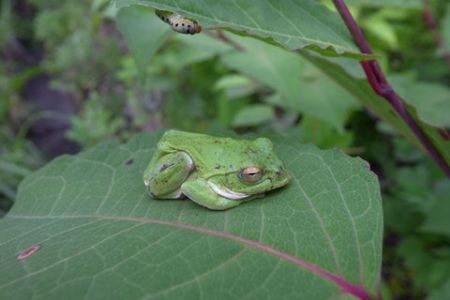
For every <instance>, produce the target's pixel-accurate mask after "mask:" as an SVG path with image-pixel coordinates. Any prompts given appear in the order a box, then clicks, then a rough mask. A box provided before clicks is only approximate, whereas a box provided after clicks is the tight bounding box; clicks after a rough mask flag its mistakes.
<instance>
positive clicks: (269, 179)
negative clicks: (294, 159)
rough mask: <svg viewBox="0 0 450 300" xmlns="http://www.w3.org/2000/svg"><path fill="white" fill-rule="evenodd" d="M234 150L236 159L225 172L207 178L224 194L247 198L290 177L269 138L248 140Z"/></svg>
mask: <svg viewBox="0 0 450 300" xmlns="http://www.w3.org/2000/svg"><path fill="white" fill-rule="evenodd" d="M235 154H236V155H235V156H234V160H235V163H234V164H233V166H230V168H229V169H228V171H227V172H226V173H222V174H220V175H217V176H212V177H210V178H209V179H208V185H209V186H210V187H211V189H212V190H213V191H214V192H216V193H217V194H219V195H221V196H222V197H225V198H228V199H244V198H247V197H249V196H252V195H258V194H263V193H265V192H268V191H271V190H274V189H277V188H279V187H282V186H285V185H286V184H288V182H289V180H290V179H291V175H290V173H289V171H288V170H287V169H286V168H285V166H284V164H283V162H282V161H281V160H280V159H279V158H278V157H277V156H276V154H275V152H274V150H273V144H272V142H271V141H270V140H269V139H267V138H258V139H256V140H254V141H248V143H247V144H246V145H245V146H244V147H241V149H240V150H239V151H237V152H236V151H235Z"/></svg>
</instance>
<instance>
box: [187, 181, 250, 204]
mask: <svg viewBox="0 0 450 300" xmlns="http://www.w3.org/2000/svg"><path fill="white" fill-rule="evenodd" d="M181 192H182V193H183V194H184V195H186V196H187V197H188V198H189V199H191V200H192V201H194V202H195V203H197V204H199V205H201V206H205V207H207V208H209V209H212V210H225V209H228V208H232V207H235V206H238V205H239V204H241V203H242V202H245V200H243V199H241V200H231V199H227V198H224V197H222V196H219V195H218V194H216V193H215V192H214V191H213V190H212V189H211V188H210V187H209V185H208V183H207V182H206V181H205V180H203V179H195V180H191V179H189V180H188V181H186V182H185V183H183V185H182V186H181Z"/></svg>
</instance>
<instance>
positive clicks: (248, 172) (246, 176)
mask: <svg viewBox="0 0 450 300" xmlns="http://www.w3.org/2000/svg"><path fill="white" fill-rule="evenodd" d="M263 174H264V172H263V170H262V169H260V168H258V167H247V168H245V169H242V170H241V173H240V174H239V175H240V177H241V179H242V181H244V182H247V183H255V182H258V181H259V180H261V178H262V176H263Z"/></svg>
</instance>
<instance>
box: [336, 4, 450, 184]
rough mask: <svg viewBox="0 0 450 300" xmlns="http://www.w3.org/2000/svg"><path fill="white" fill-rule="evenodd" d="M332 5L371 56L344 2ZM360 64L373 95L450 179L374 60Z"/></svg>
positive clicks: (449, 168)
mask: <svg viewBox="0 0 450 300" xmlns="http://www.w3.org/2000/svg"><path fill="white" fill-rule="evenodd" d="M333 3H334V6H335V7H336V9H337V10H338V12H339V14H340V15H341V17H342V19H343V20H344V22H345V24H346V25H347V28H348V29H349V31H350V32H351V34H352V35H353V38H354V39H355V41H356V44H357V45H358V47H359V49H360V50H361V52H362V53H365V54H373V52H372V50H371V49H370V46H369V44H368V42H367V40H366V38H365V37H364V34H363V33H362V31H361V29H360V28H359V26H358V24H356V21H355V19H354V18H353V16H352V14H351V13H350V11H349V9H348V7H347V5H346V4H345V1H344V0H333ZM360 64H361V66H362V68H363V69H364V73H365V74H366V77H367V80H368V81H369V83H370V85H371V86H372V89H373V90H374V91H375V93H377V94H378V95H379V96H381V97H383V98H385V99H386V100H387V101H388V102H389V103H390V105H391V106H392V107H393V108H394V109H395V111H396V112H397V113H398V114H399V116H400V117H401V118H402V119H403V121H405V123H406V124H407V125H408V127H409V128H410V129H411V130H412V131H413V132H414V134H415V135H416V137H417V139H418V140H419V141H420V143H421V144H422V145H423V146H424V148H425V149H426V150H427V152H428V153H429V155H430V156H431V157H432V158H433V160H434V161H435V162H436V163H437V164H438V166H439V167H440V168H441V169H442V170H443V171H444V173H445V174H446V175H447V176H448V177H450V166H449V164H448V163H447V162H446V161H445V160H444V158H443V157H442V155H441V153H439V151H438V150H437V149H436V148H435V147H434V145H433V143H432V142H431V140H430V138H429V137H428V136H427V135H426V134H425V132H424V131H423V130H422V128H420V126H419V125H418V124H417V122H416V121H415V120H414V118H413V117H412V116H411V115H410V114H409V112H408V111H407V110H406V108H405V105H404V104H403V101H402V99H401V98H400V96H399V95H398V94H397V93H396V92H395V91H394V89H393V88H392V86H391V85H390V84H389V82H388V81H387V79H386V76H385V75H384V73H383V71H382V70H381V67H380V65H379V64H378V62H377V61H376V60H375V59H374V60H369V61H361V62H360Z"/></svg>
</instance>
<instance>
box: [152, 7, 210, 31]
mask: <svg viewBox="0 0 450 300" xmlns="http://www.w3.org/2000/svg"><path fill="white" fill-rule="evenodd" d="M155 13H156V15H157V16H158V17H159V18H160V19H161V20H163V21H164V22H165V23H167V24H169V25H170V27H172V30H173V31H175V32H178V33H184V34H196V33H199V32H200V31H202V27H201V26H200V25H199V24H198V22H197V21H194V20H191V19H189V18H185V17H183V16H180V15H177V14H174V13H172V12H169V11H165V10H156V11H155Z"/></svg>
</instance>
